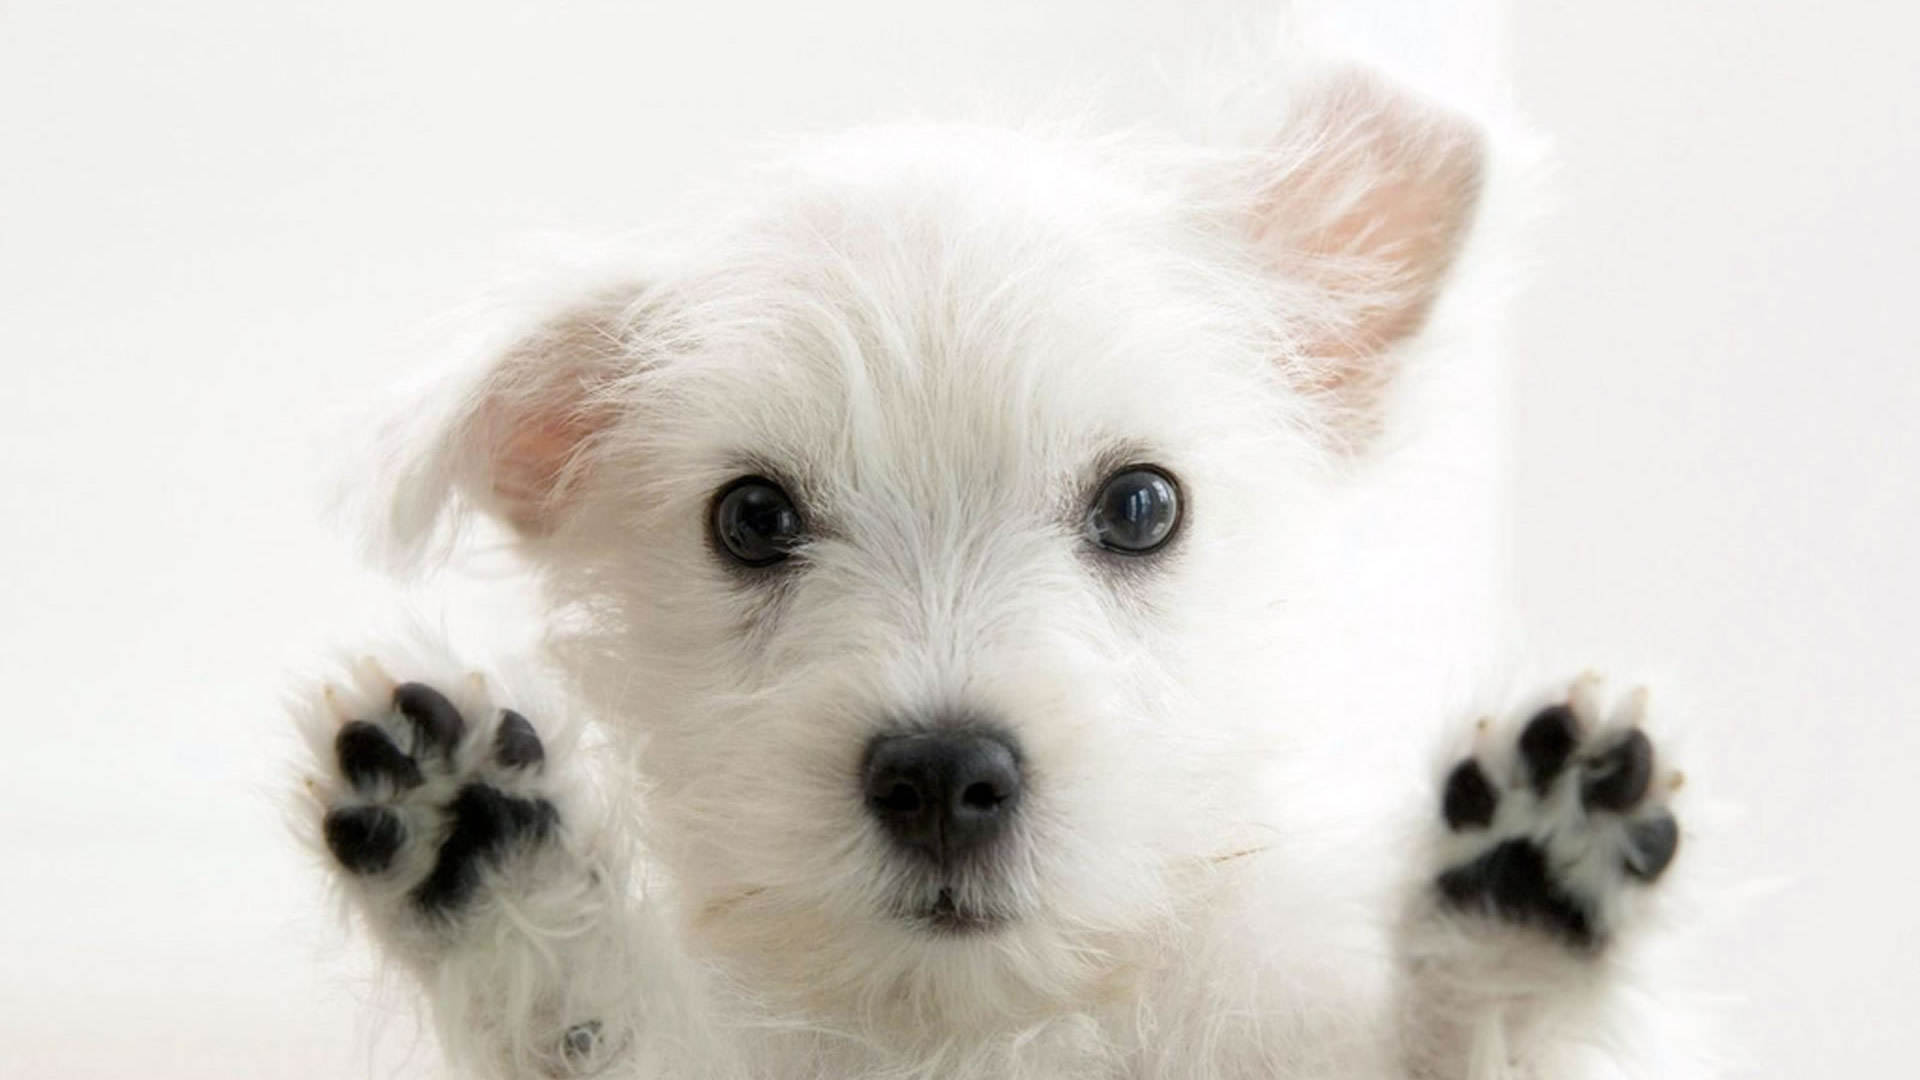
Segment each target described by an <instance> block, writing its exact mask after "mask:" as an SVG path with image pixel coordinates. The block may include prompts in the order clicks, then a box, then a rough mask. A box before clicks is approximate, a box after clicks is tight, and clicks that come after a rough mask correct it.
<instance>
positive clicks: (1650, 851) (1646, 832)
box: [1627, 812, 1680, 881]
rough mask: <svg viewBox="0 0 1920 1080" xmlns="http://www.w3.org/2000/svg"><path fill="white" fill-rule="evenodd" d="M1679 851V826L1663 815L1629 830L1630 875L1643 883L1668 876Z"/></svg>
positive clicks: (1635, 824)
mask: <svg viewBox="0 0 1920 1080" xmlns="http://www.w3.org/2000/svg"><path fill="white" fill-rule="evenodd" d="M1679 850H1680V823H1679V822H1677V821H1675V820H1674V819H1673V815H1672V814H1668V813H1664V812H1663V813H1660V814H1656V815H1655V816H1653V817H1650V818H1648V819H1647V820H1645V821H1638V822H1635V823H1634V824H1633V825H1632V826H1631V827H1629V828H1628V829H1627V872H1628V873H1629V874H1632V875H1633V876H1634V877H1637V878H1639V879H1640V880H1641V881H1652V880H1654V879H1655V878H1657V877H1659V876H1660V875H1661V874H1664V873H1666V870H1667V867H1669V866H1671V865H1672V864H1673V857H1674V855H1675V854H1677V853H1678V852H1679Z"/></svg>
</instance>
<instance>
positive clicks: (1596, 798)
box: [1580, 730, 1653, 813]
mask: <svg viewBox="0 0 1920 1080" xmlns="http://www.w3.org/2000/svg"><path fill="white" fill-rule="evenodd" d="M1586 773H1587V776H1586V779H1585V780H1584V781H1583V782H1582V783H1581V785H1580V801H1581V802H1583V803H1585V804H1586V805H1587V806H1588V807H1589V808H1590V809H1594V810H1611V811H1613V812H1614V813H1621V812H1623V811H1626V810H1631V809H1633V808H1634V807H1635V806H1637V805H1639V803H1640V800H1641V799H1644V798H1646V797H1647V788H1648V787H1649V786H1650V785H1651V784H1652V783H1653V740H1652V739H1649V738H1647V733H1646V732H1644V731H1638V730H1635V731H1629V732H1628V733H1627V735H1626V738H1624V739H1621V740H1620V742H1619V744H1618V745H1616V746H1614V747H1613V749H1611V750H1608V751H1606V752H1605V753H1603V754H1600V755H1599V756H1598V757H1595V758H1594V759H1593V760H1592V761H1590V762H1588V763H1587V766H1586Z"/></svg>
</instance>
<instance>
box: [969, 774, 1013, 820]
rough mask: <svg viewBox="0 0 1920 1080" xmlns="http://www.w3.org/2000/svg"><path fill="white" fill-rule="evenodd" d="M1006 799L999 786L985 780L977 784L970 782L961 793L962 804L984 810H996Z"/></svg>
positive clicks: (970, 808) (971, 808)
mask: <svg viewBox="0 0 1920 1080" xmlns="http://www.w3.org/2000/svg"><path fill="white" fill-rule="evenodd" d="M1006 800H1007V797H1006V796H1005V795H1003V794H1001V792H1000V789H999V788H997V787H995V786H993V785H992V784H989V783H986V782H984V781H982V782H980V783H977V784H968V785H967V789H966V790H965V791H962V792H961V793H960V804H961V805H962V806H965V807H966V808H967V809H969V810H979V811H982V812H986V811H991V810H994V809H995V808H997V807H998V806H999V805H1000V804H1001V803H1003V802H1005V801H1006Z"/></svg>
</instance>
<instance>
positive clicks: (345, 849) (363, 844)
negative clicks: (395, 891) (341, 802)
mask: <svg viewBox="0 0 1920 1080" xmlns="http://www.w3.org/2000/svg"><path fill="white" fill-rule="evenodd" d="M322 828H323V830H324V831H325V833H326V837H327V850H328V851H331V852H333V857H334V858H336V859H339V860H340V865H341V866H344V867H346V868H347V869H348V870H351V871H353V872H354V873H356V874H377V873H379V872H380V871H382V870H385V869H386V868H387V867H388V866H390V865H392V864H393V856H394V854H395V853H397V852H398V851H399V850H400V845H401V844H402V843H403V842H404V841H405V840H406V838H407V833H406V829H405V827H404V826H402V825H401V824H400V819H399V818H397V817H395V816H393V814H392V813H391V812H389V811H386V810H382V809H381V808H380V807H377V806H354V807H348V808H347V809H344V810H335V811H333V812H331V813H329V814H328V815H327V818H326V821H325V822H324V824H323V826H322Z"/></svg>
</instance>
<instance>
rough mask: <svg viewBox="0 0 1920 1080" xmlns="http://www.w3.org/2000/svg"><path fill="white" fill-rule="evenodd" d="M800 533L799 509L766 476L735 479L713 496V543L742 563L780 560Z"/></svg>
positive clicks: (798, 539)
mask: <svg viewBox="0 0 1920 1080" xmlns="http://www.w3.org/2000/svg"><path fill="white" fill-rule="evenodd" d="M800 536H801V522H800V511H798V510H796V509H794V506H793V500H792V499H791V498H789V497H788V496H787V493H786V492H785V491H784V490H782V489H781V487H780V485H779V484H776V483H774V482H773V481H771V480H768V479H767V478H766V477H763V476H746V477H742V478H740V479H738V480H735V481H734V482H733V483H731V484H728V485H727V486H726V487H725V488H722V489H721V491H720V494H719V495H718V496H716V497H715V498H714V500H713V539H714V543H715V545H716V546H718V547H719V548H720V550H721V551H723V552H725V553H726V554H727V556H728V557H729V558H731V559H733V561H735V562H737V563H739V564H740V565H742V566H772V565H773V564H774V563H777V562H780V561H781V560H783V559H785V558H787V557H788V556H789V555H792V554H793V549H794V548H795V547H797V546H799V543H800Z"/></svg>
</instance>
